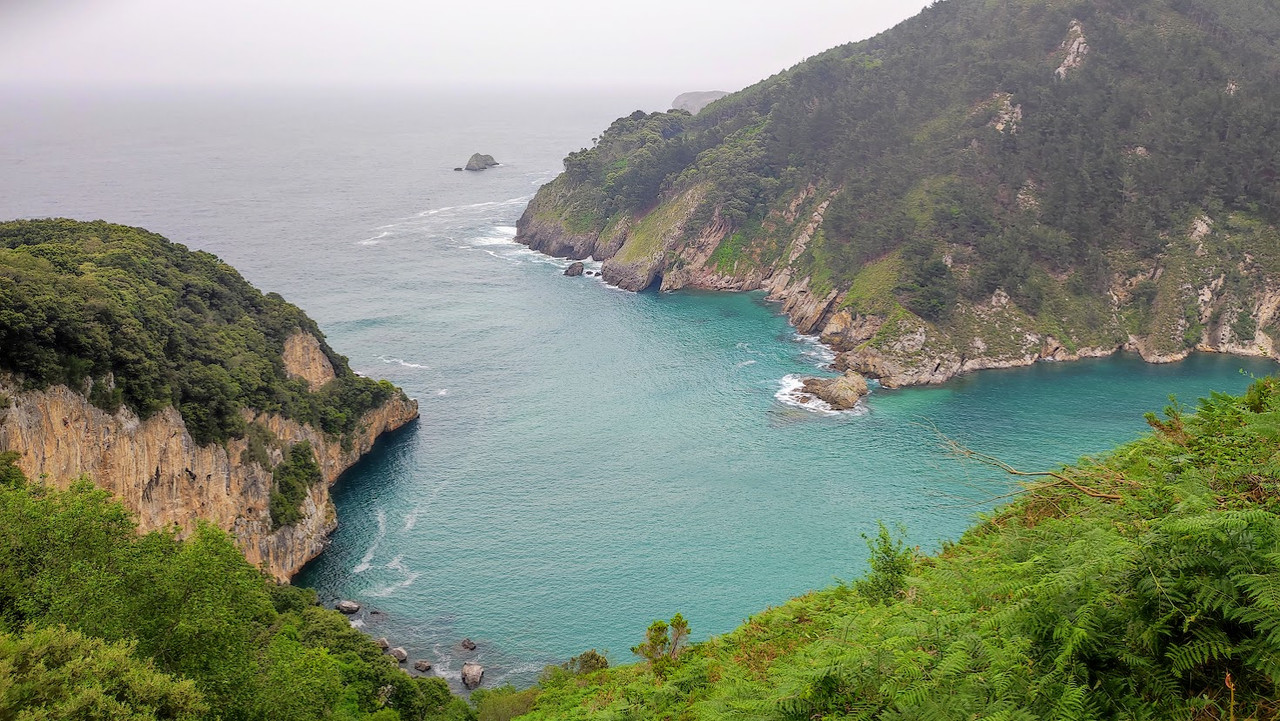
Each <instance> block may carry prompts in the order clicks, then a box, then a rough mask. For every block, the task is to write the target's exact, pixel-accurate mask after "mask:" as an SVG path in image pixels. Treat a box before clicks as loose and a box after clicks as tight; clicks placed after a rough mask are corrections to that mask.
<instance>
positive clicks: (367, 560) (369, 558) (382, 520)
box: [351, 508, 387, 573]
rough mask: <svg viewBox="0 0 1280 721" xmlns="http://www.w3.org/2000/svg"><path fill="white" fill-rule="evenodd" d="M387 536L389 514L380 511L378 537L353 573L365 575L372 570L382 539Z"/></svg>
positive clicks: (375, 537) (352, 570)
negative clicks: (374, 556) (374, 557)
mask: <svg viewBox="0 0 1280 721" xmlns="http://www.w3.org/2000/svg"><path fill="white" fill-rule="evenodd" d="M386 535H387V514H386V513H384V512H383V511H382V509H381V508H379V509H378V535H377V536H374V538H373V544H372V545H370V546H369V550H367V551H365V552H364V557H363V558H361V559H360V563H358V564H357V565H356V567H355V568H353V569H351V572H352V573H364V572H365V571H368V570H369V569H370V568H372V566H371V564H372V563H373V555H374V554H375V553H377V552H378V544H380V543H382V538H383V537H384V536H386Z"/></svg>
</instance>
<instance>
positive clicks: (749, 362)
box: [737, 360, 759, 368]
mask: <svg viewBox="0 0 1280 721" xmlns="http://www.w3.org/2000/svg"><path fill="white" fill-rule="evenodd" d="M758 362H759V361H754V360H744V361H742V362H741V363H738V364H737V367H738V368H746V367H747V366H753V365H755V364H756V363H758Z"/></svg>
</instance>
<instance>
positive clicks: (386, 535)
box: [0, 88, 1275, 688]
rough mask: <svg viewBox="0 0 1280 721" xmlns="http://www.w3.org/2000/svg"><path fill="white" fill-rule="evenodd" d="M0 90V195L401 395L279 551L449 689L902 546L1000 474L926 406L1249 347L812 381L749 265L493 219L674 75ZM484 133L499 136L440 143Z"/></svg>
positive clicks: (1021, 449)
mask: <svg viewBox="0 0 1280 721" xmlns="http://www.w3.org/2000/svg"><path fill="white" fill-rule="evenodd" d="M0 95H2V96H3V102H0V105H2V106H3V108H4V112H0V217H3V218H6V219H7V218H30V217H50V216H53V217H70V218H77V219H85V220H92V219H99V218H101V219H105V220H110V221H113V222H118V223H124V224H128V225H136V226H142V227H145V228H148V229H150V230H153V231H156V232H159V233H161V234H163V235H165V236H166V237H168V238H170V239H171V240H173V241H175V242H179V243H183V244H185V245H187V246H189V247H191V248H194V249H199V250H205V251H209V252H211V253H215V254H217V255H218V256H220V257H221V258H222V259H224V260H226V261H227V262H229V263H231V264H232V265H234V266H235V267H236V268H238V269H239V270H240V272H241V273H242V274H243V275H244V276H245V277H246V278H247V279H249V280H250V281H251V282H253V283H254V284H256V285H257V286H258V287H259V288H261V289H263V290H264V291H275V292H278V293H280V294H282V295H283V296H285V297H286V298H288V299H289V300H291V301H293V302H294V303H296V304H298V305H299V306H301V307H302V308H303V309H305V310H306V311H307V312H308V313H309V314H310V315H311V317H312V318H314V319H315V320H316V321H317V322H318V323H319V325H320V327H321V328H322V329H323V331H324V333H325V334H326V336H327V338H328V341H329V343H330V344H332V345H333V347H334V348H336V349H337V350H338V351H339V352H340V353H343V354H345V355H346V356H347V357H348V358H349V359H350V362H351V365H352V367H353V368H355V369H356V370H357V371H359V372H360V373H363V374H366V375H369V376H373V377H379V378H387V379H390V380H391V381H393V382H395V383H396V384H398V385H399V386H401V387H403V388H404V389H405V391H406V392H407V393H408V394H409V395H411V396H412V397H414V398H416V399H417V400H418V402H419V404H420V409H421V413H422V417H421V419H420V420H419V421H417V422H415V423H414V424H412V425H411V426H409V427H407V428H405V429H403V430H402V431H400V432H398V433H396V434H393V435H392V436H390V437H388V438H386V439H385V440H384V441H383V442H382V443H381V444H380V445H379V446H378V447H377V449H376V450H375V451H374V452H373V453H372V454H370V455H369V456H368V457H367V458H366V459H365V460H363V461H362V462H361V463H360V464H359V465H358V466H356V467H355V468H353V469H352V470H351V471H350V472H348V473H347V474H346V475H345V476H344V477H343V478H342V479H341V480H340V481H339V483H338V485H337V486H336V488H335V496H334V498H335V503H336V505H337V510H338V517H339V520H340V526H339V528H338V530H337V532H336V533H335V534H334V536H333V538H332V544H331V545H330V546H329V548H328V549H327V550H326V551H325V552H324V553H323V555H321V556H320V557H319V558H318V559H316V560H315V561H314V562H313V563H311V564H310V565H309V566H308V567H307V568H306V569H304V570H303V572H302V573H301V574H300V575H299V576H298V577H297V578H296V579H295V582H296V583H299V584H302V585H305V586H309V587H312V588H314V589H316V590H317V591H318V593H319V596H320V598H321V599H322V601H323V602H325V603H333V602H334V601H336V600H338V599H352V600H356V601H358V602H360V603H361V604H363V606H364V609H363V610H362V611H361V612H360V613H359V614H357V615H356V616H355V617H353V619H352V622H353V623H354V624H356V625H358V626H360V627H361V628H362V629H363V630H365V631H367V632H368V633H370V634H372V635H373V636H375V637H386V638H387V639H388V640H389V641H390V642H391V643H392V644H393V645H397V646H404V647H405V648H406V649H407V650H408V651H409V654H410V657H411V659H425V660H428V661H429V662H431V663H432V664H433V670H432V671H431V673H434V674H437V675H440V676H443V677H445V678H446V679H447V680H449V681H450V683H451V684H452V685H453V686H454V687H455V688H460V686H459V684H458V673H459V670H460V667H461V664H462V663H463V662H464V661H467V660H475V661H477V662H479V663H480V664H482V665H483V666H485V668H486V675H485V685H486V686H494V685H501V684H506V683H511V684H514V685H516V686H523V685H528V684H531V683H534V682H535V681H536V680H537V678H538V675H539V673H540V672H541V671H542V670H543V669H544V668H545V667H546V666H547V665H550V664H557V663H561V662H563V661H565V660H566V659H568V658H569V657H571V656H573V655H575V654H578V653H581V652H582V651H585V650H587V649H593V648H594V649H597V650H599V651H602V652H606V653H607V655H608V657H609V658H610V659H611V661H613V662H614V663H625V662H627V661H629V660H630V659H631V658H632V655H631V653H630V650H629V649H630V647H631V646H633V645H635V644H637V643H639V642H640V641H641V640H642V637H643V634H644V630H645V628H646V627H647V626H648V624H649V623H650V621H652V620H654V619H657V618H669V617H670V616H671V615H673V614H674V613H676V612H680V613H682V614H683V615H684V616H685V617H686V618H687V619H689V622H690V624H691V626H692V629H693V636H694V639H695V640H701V639H705V638H707V637H709V636H711V635H716V634H723V633H726V632H728V631H731V630H732V629H733V628H734V627H736V626H737V625H739V624H740V623H742V622H743V621H744V620H745V619H746V618H748V617H749V616H750V615H751V614H753V613H756V612H758V611H761V610H763V609H765V608H767V607H769V606H775V605H778V604H782V603H785V602H786V601H787V599H789V598H791V597H793V596H796V595H799V594H803V593H805V592H806V591H809V590H812V589H818V588H822V587H824V586H828V585H831V584H835V583H841V582H847V581H848V580H849V579H852V578H855V577H857V576H858V575H859V574H860V573H862V572H863V571H864V569H865V568H866V557H867V548H866V544H865V541H864V536H865V535H867V534H874V533H875V532H876V530H877V528H878V526H877V524H878V523H880V522H883V523H885V524H887V525H889V526H891V527H895V528H896V527H901V528H903V529H905V533H906V536H907V538H908V539H909V542H910V543H911V544H912V545H918V546H919V547H920V548H921V550H923V551H926V552H928V551H932V550H935V549H937V548H938V547H939V545H940V544H941V543H942V542H944V541H946V540H954V539H957V538H958V537H959V536H960V535H961V534H962V533H963V532H964V530H965V529H966V528H968V527H969V526H970V525H972V524H973V523H975V522H976V521H977V520H978V519H979V517H980V515H981V514H982V513H984V512H988V511H990V510H991V509H992V508H993V507H995V506H996V505H997V504H998V503H1000V502H1002V499H1003V498H1005V497H1006V496H1008V494H1010V493H1012V492H1014V491H1016V490H1017V486H1016V483H1015V481H1014V479H1012V478H1009V477H1007V476H1005V475H1003V474H1002V473H1001V472H999V471H997V470H994V469H992V468H988V467H984V466H975V465H973V464H972V463H967V462H965V461H962V460H959V459H957V458H955V457H953V456H952V455H951V454H949V453H948V452H947V451H946V449H945V443H944V440H943V439H944V438H952V439H955V440H957V441H959V442H961V443H963V444H965V445H967V446H969V447H971V448H973V449H976V450H979V451H982V452H983V453H986V454H990V455H994V456H998V457H1000V458H1002V459H1004V460H1006V461H1007V462H1009V463H1011V464H1013V465H1015V466H1018V467H1020V468H1022V469H1026V470H1042V469H1049V468H1053V467H1055V466H1058V465H1060V464H1064V463H1071V462H1073V461H1075V460H1077V459H1079V458H1081V457H1083V456H1089V455H1095V454H1101V453H1105V452H1106V451H1107V449H1109V448H1112V447H1113V446H1115V445H1116V444H1118V443H1123V442H1125V441H1128V440H1131V439H1134V438H1136V437H1138V436H1140V435H1141V434H1142V433H1144V432H1145V431H1146V430H1147V428H1146V425H1145V424H1144V422H1143V419H1142V414H1143V413H1144V412H1146V411H1152V410H1156V411H1158V410H1159V409H1161V408H1162V407H1163V406H1165V405H1166V404H1168V403H1169V402H1170V400H1169V396H1171V395H1173V396H1176V398H1177V399H1178V401H1179V402H1183V403H1191V404H1194V403H1195V401H1196V399H1197V398H1198V397H1202V396H1205V395H1207V394H1209V393H1210V392H1212V391H1215V390H1216V391H1227V392H1239V391H1242V390H1243V389H1244V388H1245V387H1246V386H1247V385H1248V383H1249V382H1250V378H1251V377H1254V376H1261V375H1266V374H1269V373H1272V372H1273V371H1274V370H1275V364H1274V363H1272V362H1270V361H1263V360H1251V359H1243V358H1235V357H1226V356H1212V355H1195V356H1193V357H1191V358H1190V359H1188V360H1187V361H1185V362H1182V363H1178V364H1174V365H1164V366H1154V365H1148V364H1145V363H1143V362H1142V361H1141V360H1139V359H1137V358H1135V357H1131V356H1127V355H1120V356H1116V357H1113V358H1109V359H1101V360H1088V361H1080V362H1076V363H1065V364H1049V363H1045V364H1039V365H1036V366H1033V367H1030V368H1023V369H1014V370H1001V371H983V372H979V373H974V374H971V375H966V376H963V377H961V378H957V379H955V380H953V381H952V382H950V383H947V384H945V385H941V386H937V387H930V388H911V389H905V390H886V389H881V388H873V392H872V393H871V395H870V396H869V397H868V398H867V399H866V400H865V401H864V402H863V404H862V405H861V406H860V407H859V408H857V409H856V410H854V411H850V412H843V413H836V412H832V411H831V410H830V409H828V408H825V407H823V406H822V405H821V404H815V403H808V404H806V403H805V402H803V400H802V399H800V398H799V397H798V396H797V395H796V393H795V391H796V389H797V388H798V386H799V378H801V377H803V376H806V375H814V374H824V373H829V371H828V370H827V365H828V364H829V363H830V362H831V360H832V356H831V353H830V352H829V351H828V350H827V349H826V348H824V347H822V346H821V345H820V344H818V343H817V342H816V341H815V340H814V339H813V338H810V337H805V336H802V335H799V334H797V333H796V331H795V330H794V329H793V328H792V327H791V326H790V325H789V324H788V323H787V320H786V319H785V318H784V317H782V316H781V315H780V314H779V309H778V308H777V307H776V306H775V305H773V304H770V303H769V302H767V301H766V300H765V299H764V298H763V297H761V296H760V295H758V294H751V293H693V292H681V293H670V294H659V293H656V292H644V293H639V294H634V293H627V292H622V291H619V290H616V289H614V288H611V287H609V286H608V285H605V284H604V283H603V282H601V280H600V279H599V278H598V277H594V276H583V277H578V278H568V277H565V276H564V275H563V274H562V271H563V269H564V268H565V267H566V266H567V261H564V260H559V259H554V258H548V257H544V256H541V255H538V254H536V253H533V252H531V251H529V250H528V249H526V248H524V247H522V246H519V245H517V244H516V243H514V242H513V241H512V238H513V236H514V235H515V227H514V226H515V224H516V220H517V218H519V216H520V213H521V211H522V210H523V209H524V207H525V204H526V203H527V202H528V201H529V200H530V198H531V197H532V196H533V193H534V192H535V191H536V190H537V188H538V186H540V185H541V184H543V183H546V182H548V181H549V180H551V179H552V178H553V177H554V176H555V175H556V173H557V172H558V171H559V170H560V169H561V167H562V165H561V160H562V158H563V157H564V156H565V155H566V154H567V153H568V152H570V151H573V150H577V149H579V148H582V147H584V146H588V145H590V144H591V142H592V138H593V137H595V136H597V135H599V134H600V133H601V132H602V131H603V130H604V128H606V127H607V126H608V124H609V123H610V122H612V120H613V119H615V118H617V117H620V116H623V115H627V114H629V113H631V112H632V111H634V110H636V109H644V110H657V109H662V108H663V107H664V106H665V104H666V103H668V102H669V101H670V98H671V97H674V95H675V91H670V92H668V91H663V90H661V89H656V90H655V89H651V88H646V89H631V90H629V89H625V88H611V89H609V90H607V91H599V90H582V91H569V90H563V89H561V90H555V91H551V90H548V91H545V92H539V91H536V90H530V89H528V88H524V89H520V90H498V89H492V90H487V91H483V92H482V91H468V92H462V91H444V90H425V89H415V90H407V89H383V90H365V91H352V90H341V91H339V90H323V91H322V90H315V89H311V90H300V89H274V90H272V91H270V92H268V91H265V90H253V91H248V90H238V91H236V90H226V89H219V90H210V89H202V90H192V89H186V90H160V89H151V90H145V91H142V90H132V91H126V90H112V91H107V90H94V91H76V92H72V91H47V90H42V91H32V90H19V89H12V88H10V89H7V90H0ZM476 152H480V153H487V154H491V155H493V156H495V158H496V159H497V160H498V161H499V162H501V165H500V166H499V167H496V168H493V169H491V170H487V171H484V172H479V173H474V172H458V171H455V170H454V168H455V167H457V166H461V165H463V164H464V163H465V162H466V160H467V158H468V157H469V156H470V155H471V154H472V153H476ZM587 266H588V269H589V270H595V269H598V268H599V264H598V263H591V262H589V263H588V264H587ZM466 638H469V639H471V640H473V641H474V642H475V643H476V644H477V648H476V649H475V650H474V651H468V650H466V649H464V648H463V647H462V646H461V645H460V643H461V641H462V640H463V639H466Z"/></svg>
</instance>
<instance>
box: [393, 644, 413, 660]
mask: <svg viewBox="0 0 1280 721" xmlns="http://www.w3.org/2000/svg"><path fill="white" fill-rule="evenodd" d="M391 658H394V659H395V660H397V661H399V662H400V663H404V662H405V661H408V660H409V652H408V651H406V650H404V647H403V646H396V647H395V648H393V649H391Z"/></svg>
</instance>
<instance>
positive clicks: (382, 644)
mask: <svg viewBox="0 0 1280 721" xmlns="http://www.w3.org/2000/svg"><path fill="white" fill-rule="evenodd" d="M374 643H376V644H378V648H380V649H382V650H383V651H386V650H387V649H389V648H391V642H390V641H388V640H387V639H386V638H380V639H378V640H377V641H374Z"/></svg>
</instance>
